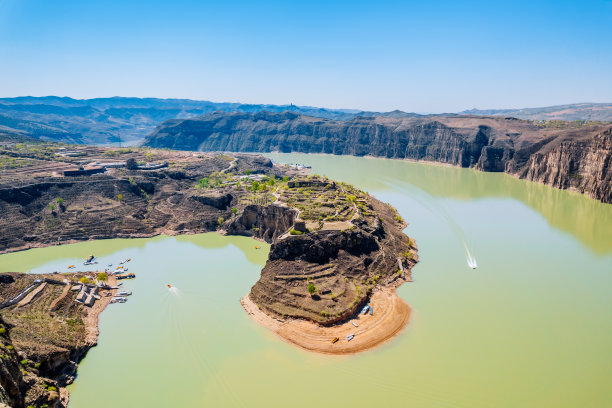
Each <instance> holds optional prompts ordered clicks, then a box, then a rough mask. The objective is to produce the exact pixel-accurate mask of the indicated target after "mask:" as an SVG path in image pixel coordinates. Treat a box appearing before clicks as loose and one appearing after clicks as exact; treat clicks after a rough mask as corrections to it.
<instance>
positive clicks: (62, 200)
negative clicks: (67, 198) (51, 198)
mask: <svg viewBox="0 0 612 408" xmlns="http://www.w3.org/2000/svg"><path fill="white" fill-rule="evenodd" d="M55 201H57V205H59V206H60V207H61V206H62V205H64V199H63V198H61V197H58V198H57V199H56V200H55Z"/></svg>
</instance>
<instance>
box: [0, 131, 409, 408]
mask: <svg viewBox="0 0 612 408" xmlns="http://www.w3.org/2000/svg"><path fill="white" fill-rule="evenodd" d="M0 164H1V165H2V168H1V169H0V211H2V213H3V214H4V216H3V217H2V218H1V219H0V228H2V231H3V235H2V236H1V237H0V253H3V252H11V251H16V250H26V249H29V248H36V247H42V246H48V245H60V244H66V243H72V242H78V241H83V240H93V239H109V238H118V237H121V238H130V237H151V236H154V235H158V234H169V235H175V234H195V233H203V232H211V231H218V232H220V233H223V234H233V235H246V236H251V237H253V238H256V239H260V240H263V241H266V242H268V243H270V244H272V245H271V249H270V253H269V258H268V261H267V263H266V265H265V267H264V269H263V270H262V272H261V277H260V279H259V280H258V281H257V283H256V284H255V285H254V286H253V288H252V289H251V291H250V293H249V294H247V295H246V296H245V298H244V299H243V301H242V304H243V306H244V307H245V310H246V311H247V312H248V313H249V314H250V315H251V316H252V317H253V318H254V319H255V320H256V321H258V322H260V323H261V324H262V325H264V326H266V327H268V328H270V329H271V330H273V331H274V332H275V333H277V334H278V335H279V336H281V337H282V338H284V339H286V340H287V341H290V342H291V343H293V344H295V345H297V346H300V347H302V348H305V349H308V350H312V351H317V352H323V353H337V354H342V353H352V352H357V351H360V350H364V349H367V348H370V347H373V346H375V345H377V344H380V343H382V342H384V341H385V340H387V339H388V338H390V337H392V336H393V335H394V334H396V333H397V332H398V331H399V330H401V328H402V327H404V325H405V324H406V322H407V321H408V318H409V315H410V309H409V307H408V305H406V304H405V303H404V302H403V301H402V300H401V299H400V298H399V297H397V296H396V295H395V288H396V287H397V286H399V285H400V284H401V283H403V282H405V281H409V280H411V268H412V267H413V265H414V264H415V263H416V262H417V260H418V255H417V248H416V245H415V244H414V241H413V240H412V239H410V238H409V237H408V236H406V235H405V234H404V233H403V232H402V230H403V229H404V228H405V226H406V223H405V222H404V220H403V219H402V218H401V217H400V216H399V214H398V213H397V212H396V210H395V209H394V208H393V207H391V206H390V205H388V204H384V203H382V202H380V201H378V200H376V199H375V198H374V197H372V196H370V195H368V194H367V193H365V192H363V191H360V190H358V189H356V188H354V187H353V186H350V185H347V184H344V183H339V182H335V181H333V180H329V179H326V178H324V177H320V176H317V175H312V174H306V173H304V172H303V171H301V170H298V169H295V168H292V167H289V166H281V165H274V164H273V163H272V162H271V161H270V160H269V159H266V158H264V157H261V156H257V155H246V154H236V155H228V154H216V153H194V152H177V151H167V150H154V149H147V148H140V149H139V148H125V149H116V148H100V147H89V146H71V145H61V144H56V143H41V142H38V141H36V142H35V141H32V140H28V141H16V140H14V139H9V140H5V141H4V142H2V143H1V144H0ZM10 276H12V277H13V278H18V279H16V281H19V280H23V279H26V278H24V275H21V274H10ZM26 277H27V279H46V278H48V279H53V277H52V276H51V277H42V278H41V277H36V276H34V275H26ZM77 277H78V276H77ZM7 279H8V278H7ZM67 279H71V278H67ZM11 285H14V283H13V282H10V283H2V284H0V286H1V287H2V288H1V289H2V290H0V300H1V301H3V302H4V301H5V300H6V298H7V297H9V296H10V295H9V292H10V293H12V291H14V289H9V288H11V287H12V286H11ZM5 291H7V292H6V295H5V294H4V293H5ZM43 294H44V293H43ZM52 297H57V296H55V294H48V295H47V294H45V295H44V296H42V295H41V297H40V299H41V300H43V299H47V300H49V299H51V298H52ZM67 303H69V304H72V303H74V302H67ZM365 305H369V306H371V307H372V311H373V313H372V315H360V314H359V312H360V311H361V310H362V308H363V307H364V306H365ZM50 306H51V305H49V306H47V305H46V304H45V305H44V307H41V308H38V309H37V310H38V311H39V312H40V314H41V321H43V322H44V324H45V325H50V326H52V327H59V326H58V325H60V326H61V325H65V324H68V322H70V321H72V320H71V319H74V317H72V315H71V314H70V315H68V314H66V315H62V316H59V317H58V315H57V314H53V313H52V312H50V309H49V307H50ZM13 307H14V306H11V307H10V308H8V309H6V310H1V309H0V315H1V316H2V319H3V323H2V324H3V328H5V331H4V332H3V335H5V336H9V335H10V336H11V337H10V339H9V338H8V337H7V339H6V340H5V342H6V343H7V344H9V342H10V344H11V345H12V347H13V348H14V351H15V353H11V354H10V355H9V354H7V355H8V356H9V357H8V358H7V359H3V360H2V361H1V365H2V367H0V368H1V369H3V370H5V371H6V372H7V373H10V376H7V377H6V378H7V379H9V378H10V379H11V380H10V381H8V382H3V383H2V384H0V386H1V389H0V395H1V396H2V398H3V399H4V400H5V401H9V403H10V404H11V405H12V406H16V407H20V406H27V405H28V404H30V403H31V402H33V403H34V404H37V405H38V404H47V405H48V406H50V407H53V406H64V405H65V402H66V398H61V397H60V396H61V395H62V393H65V389H64V388H63V387H65V385H66V384H68V383H69V381H70V377H71V375H73V374H74V370H76V365H77V364H78V362H79V361H80V359H81V358H82V357H83V355H84V354H85V352H86V351H87V349H89V348H90V347H91V346H92V345H94V344H95V339H94V338H92V337H91V336H90V337H86V336H82V337H79V338H78V339H76V338H75V337H74V336H72V337H70V338H68V337H66V336H68V335H65V336H62V335H59V334H58V337H53V336H51V335H48V334H47V332H45V331H41V332H40V333H39V334H36V336H38V337H40V338H38V337H37V338H36V341H34V338H30V337H29V334H28V333H29V332H27V331H24V324H25V323H24V320H23V319H18V318H16V317H15V316H17V314H16V313H15V312H14V311H13V309H12V308H13ZM71 313H76V314H77V315H78V314H81V319H82V318H83V317H82V313H83V310H81V311H79V310H76V309H75V310H73V311H72V312H71ZM75 316H76V315H75ZM96 316H97V315H96ZM86 326H87V325H86V324H85V323H84V324H83V326H82V329H83V330H85V328H86ZM87 327H90V326H87ZM351 328H352V329H351ZM353 329H354V330H353ZM349 331H350V333H349ZM60 332H61V330H58V331H57V333H60ZM349 334H354V336H355V337H354V339H353V340H352V341H350V342H349V341H347V340H346V339H345V338H344V336H347V335H349ZM95 337H96V338H97V334H96V336H95ZM335 337H343V338H342V340H339V341H338V342H336V343H332V340H333V339H334V338H335ZM68 340H70V341H68ZM54 348H55V349H57V350H60V349H61V350H63V351H61V352H59V351H58V352H57V353H55V354H54V353H53V352H52V349H53V350H55V349H54ZM17 359H22V360H26V361H27V362H26V365H27V367H30V366H32V367H35V368H36V369H29V370H28V368H24V365H23V364H21V363H19V361H17ZM37 364H38V367H36V365H37ZM24 371H26V372H27V373H24ZM67 373H68V374H67ZM7 375H8V374H7ZM3 378H5V377H4V376H3ZM36 384H38V385H41V384H44V385H45V386H43V388H44V389H45V390H47V392H46V393H43V392H42V389H40V387H39V386H38V385H36ZM41 386H42V385H41ZM50 388H51V390H50ZM32 389H36V390H39V389H40V390H39V391H40V392H38V391H36V392H35V393H33V391H31V390H32ZM54 389H55V390H54ZM56 391H59V392H58V395H57V396H56V395H54V394H52V393H51V392H56ZM43 394H44V397H40V395H43ZM41 398H44V402H43V399H41Z"/></svg>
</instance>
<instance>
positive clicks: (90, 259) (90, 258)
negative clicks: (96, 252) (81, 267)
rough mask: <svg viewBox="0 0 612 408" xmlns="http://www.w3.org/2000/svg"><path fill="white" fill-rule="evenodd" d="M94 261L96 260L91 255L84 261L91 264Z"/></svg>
mask: <svg viewBox="0 0 612 408" xmlns="http://www.w3.org/2000/svg"><path fill="white" fill-rule="evenodd" d="M94 259H96V257H95V256H93V255H89V258H87V259H86V260H85V262H93V261H94Z"/></svg>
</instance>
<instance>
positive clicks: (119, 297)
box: [110, 290, 132, 303]
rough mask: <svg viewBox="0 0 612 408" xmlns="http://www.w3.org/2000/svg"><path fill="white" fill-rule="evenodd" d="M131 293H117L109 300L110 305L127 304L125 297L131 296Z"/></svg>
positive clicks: (123, 291) (124, 291)
mask: <svg viewBox="0 0 612 408" xmlns="http://www.w3.org/2000/svg"><path fill="white" fill-rule="evenodd" d="M131 295H132V292H128V291H126V290H122V291H121V292H117V294H116V295H115V296H114V297H113V298H112V299H111V301H110V302H111V303H125V302H127V297H128V296H131Z"/></svg>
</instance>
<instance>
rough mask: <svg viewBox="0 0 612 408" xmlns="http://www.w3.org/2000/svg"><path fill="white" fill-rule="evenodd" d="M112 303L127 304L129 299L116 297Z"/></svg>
mask: <svg viewBox="0 0 612 408" xmlns="http://www.w3.org/2000/svg"><path fill="white" fill-rule="evenodd" d="M110 302H111V303H125V302H127V298H124V297H114V298H112V299H111V301H110Z"/></svg>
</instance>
